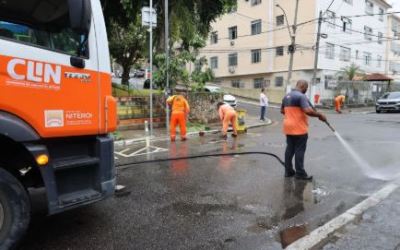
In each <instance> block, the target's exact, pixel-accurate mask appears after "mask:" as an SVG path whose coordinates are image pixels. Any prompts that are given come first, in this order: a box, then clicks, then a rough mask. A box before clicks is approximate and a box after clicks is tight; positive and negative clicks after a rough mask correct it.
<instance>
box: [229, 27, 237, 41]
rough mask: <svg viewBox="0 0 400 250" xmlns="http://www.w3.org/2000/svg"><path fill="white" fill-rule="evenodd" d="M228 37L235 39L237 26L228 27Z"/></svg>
mask: <svg viewBox="0 0 400 250" xmlns="http://www.w3.org/2000/svg"><path fill="white" fill-rule="evenodd" d="M228 33H229V39H231V40H234V39H237V26H233V27H229V28H228Z"/></svg>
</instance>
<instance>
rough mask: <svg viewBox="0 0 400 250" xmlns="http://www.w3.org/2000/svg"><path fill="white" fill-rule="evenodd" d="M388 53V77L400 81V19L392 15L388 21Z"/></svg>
mask: <svg viewBox="0 0 400 250" xmlns="http://www.w3.org/2000/svg"><path fill="white" fill-rule="evenodd" d="M388 24H389V25H388V31H387V34H388V38H391V39H388V41H387V52H386V57H387V58H386V71H385V72H386V75H388V76H389V77H391V78H393V79H394V80H396V81H400V40H399V39H400V17H398V16H395V15H390V16H389V19H388Z"/></svg>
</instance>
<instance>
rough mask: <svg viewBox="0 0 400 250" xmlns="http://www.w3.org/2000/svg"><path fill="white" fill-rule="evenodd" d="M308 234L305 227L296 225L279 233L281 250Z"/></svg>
mask: <svg viewBox="0 0 400 250" xmlns="http://www.w3.org/2000/svg"><path fill="white" fill-rule="evenodd" d="M307 234H308V229H307V227H306V225H298V226H293V227H288V228H286V229H284V230H282V231H280V233H279V235H280V240H281V244H282V248H286V247H287V246H289V245H290V244H292V243H293V242H295V241H296V240H298V239H300V238H302V237H304V236H305V235H307Z"/></svg>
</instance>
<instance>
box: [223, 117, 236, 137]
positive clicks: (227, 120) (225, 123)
mask: <svg viewBox="0 0 400 250" xmlns="http://www.w3.org/2000/svg"><path fill="white" fill-rule="evenodd" d="M236 120H237V114H236V112H235V111H232V112H228V113H226V114H225V116H224V120H223V121H222V135H226V134H227V132H228V127H229V123H231V124H232V128H233V134H235V135H237V127H236Z"/></svg>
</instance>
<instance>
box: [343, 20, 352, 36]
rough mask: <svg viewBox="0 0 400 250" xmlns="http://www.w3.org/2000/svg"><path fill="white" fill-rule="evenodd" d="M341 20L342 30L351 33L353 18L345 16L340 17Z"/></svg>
mask: <svg viewBox="0 0 400 250" xmlns="http://www.w3.org/2000/svg"><path fill="white" fill-rule="evenodd" d="M342 22H343V32H346V33H349V34H351V31H352V28H353V20H351V19H350V18H347V17H342Z"/></svg>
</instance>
